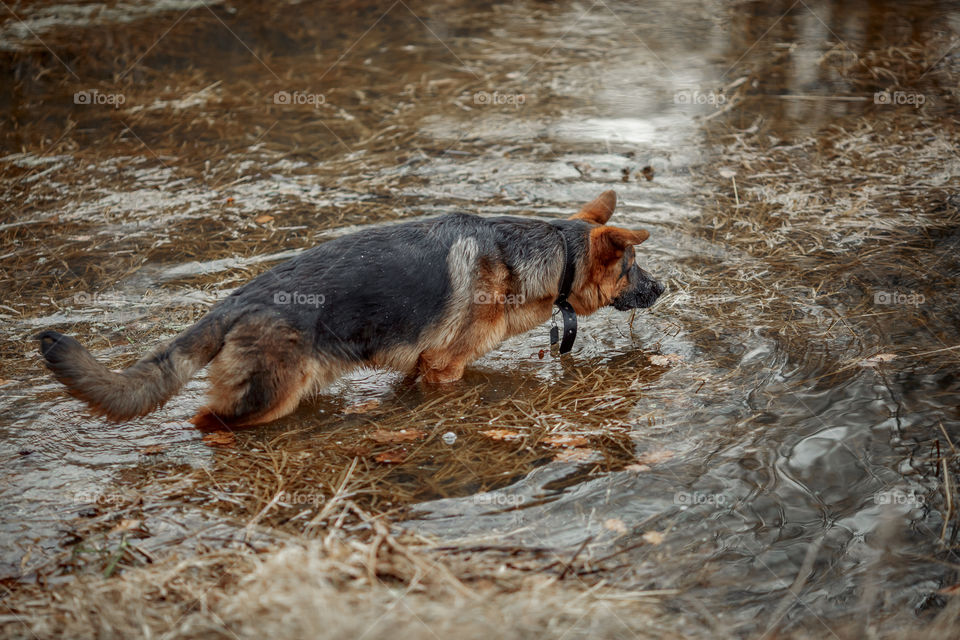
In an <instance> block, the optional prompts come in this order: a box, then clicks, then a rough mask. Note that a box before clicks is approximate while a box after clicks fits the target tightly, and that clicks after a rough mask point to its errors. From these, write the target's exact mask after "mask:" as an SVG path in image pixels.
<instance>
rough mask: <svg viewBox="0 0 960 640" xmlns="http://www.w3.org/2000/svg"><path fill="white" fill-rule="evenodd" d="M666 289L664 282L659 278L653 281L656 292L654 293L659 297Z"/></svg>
mask: <svg viewBox="0 0 960 640" xmlns="http://www.w3.org/2000/svg"><path fill="white" fill-rule="evenodd" d="M664 291H666V287H664V286H663V284H662V283H661V282H660V281H659V280H654V281H653V293H654V295H655V296H657V297H658V298H659V297H660V294H661V293H663V292H664Z"/></svg>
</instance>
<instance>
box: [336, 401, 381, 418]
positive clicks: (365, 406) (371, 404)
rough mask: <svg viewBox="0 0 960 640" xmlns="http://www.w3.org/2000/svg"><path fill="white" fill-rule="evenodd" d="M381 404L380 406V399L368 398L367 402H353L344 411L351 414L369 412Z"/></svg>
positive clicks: (345, 413)
mask: <svg viewBox="0 0 960 640" xmlns="http://www.w3.org/2000/svg"><path fill="white" fill-rule="evenodd" d="M379 406H380V401H379V400H377V399H376V398H374V399H372V400H367V401H365V402H358V403H356V404H352V405H350V406H349V407H346V408H344V410H343V413H344V415H350V414H351V413H368V412H370V411H373V410H374V409H376V408H377V407H379Z"/></svg>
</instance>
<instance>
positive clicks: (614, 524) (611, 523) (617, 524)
mask: <svg viewBox="0 0 960 640" xmlns="http://www.w3.org/2000/svg"><path fill="white" fill-rule="evenodd" d="M603 526H604V527H605V528H607V529H609V530H610V531H613V532H614V533H626V532H627V525H625V524H624V523H623V520H621V519H620V518H609V519H607V520H605V521H604V523H603Z"/></svg>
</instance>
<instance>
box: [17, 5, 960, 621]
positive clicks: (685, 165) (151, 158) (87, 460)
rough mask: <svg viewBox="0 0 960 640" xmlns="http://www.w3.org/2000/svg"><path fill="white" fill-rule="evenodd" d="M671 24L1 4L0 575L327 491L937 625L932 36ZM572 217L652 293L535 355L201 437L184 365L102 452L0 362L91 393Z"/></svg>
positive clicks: (766, 24) (945, 420) (949, 260)
mask: <svg viewBox="0 0 960 640" xmlns="http://www.w3.org/2000/svg"><path fill="white" fill-rule="evenodd" d="M675 4H676V3H661V2H653V3H643V5H642V6H634V5H633V4H628V3H612V2H611V3H603V2H600V3H593V4H590V3H541V2H518V3H513V4H487V3H481V4H472V3H471V4H463V5H459V4H454V3H430V4H418V3H410V4H405V3H404V2H397V3H394V4H392V5H391V4H390V3H347V4H346V5H345V6H343V7H339V8H338V9H337V10H336V12H335V14H331V9H330V8H329V7H328V6H327V5H325V4H323V3H320V4H314V3H309V2H308V3H289V4H288V3H274V4H273V5H272V6H270V7H265V6H259V5H258V4H256V3H249V4H248V3H243V2H236V3H210V4H209V6H204V5H202V4H201V3H191V2H180V3H176V2H172V3H137V4H132V5H112V4H106V5H99V4H84V3H78V4H64V3H61V4H54V3H49V4H48V3H37V4H30V5H24V6H12V5H11V7H10V8H8V9H7V10H6V13H7V15H6V16H5V17H2V18H0V56H2V58H3V66H4V69H5V82H4V85H3V88H2V91H0V105H2V109H0V115H2V118H3V128H2V132H0V146H2V150H0V156H2V157H0V189H2V190H3V193H4V195H3V199H2V203H0V206H2V208H3V209H2V213H0V237H2V248H0V269H2V272H0V278H2V280H0V282H2V288H3V292H4V293H3V299H2V306H0V314H2V318H3V320H4V322H3V329H2V335H3V342H2V347H0V348H2V354H3V362H4V365H3V372H2V374H0V377H2V380H0V384H2V386H0V394H2V396H0V457H2V460H3V465H2V468H3V472H2V482H0V505H2V510H3V513H4V517H3V518H2V521H0V540H2V541H3V544H2V545H0V571H2V573H3V576H4V577H5V578H6V579H7V580H6V584H8V586H9V585H13V586H11V588H15V585H16V584H17V583H18V581H21V582H33V581H37V580H40V581H46V582H48V583H57V582H60V581H63V580H67V579H69V577H70V576H71V575H73V574H74V573H75V572H77V571H80V570H82V569H84V568H85V567H86V568H88V567H90V566H93V567H96V568H97V569H98V570H103V571H105V572H106V573H112V572H113V571H115V570H117V569H122V568H123V567H127V566H132V565H136V564H137V563H138V562H143V561H145V560H144V559H147V560H149V559H151V558H154V557H158V556H161V555H163V554H165V553H170V552H171V551H177V552H183V551H184V550H186V549H191V550H197V551H202V550H204V549H209V548H213V547H216V546H218V545H224V544H228V543H230V542H231V541H234V540H236V539H238V538H240V537H243V536H244V535H245V534H244V529H243V527H244V525H247V524H250V523H256V524H260V525H267V526H268V527H270V528H271V529H272V530H273V531H275V532H276V534H277V535H278V536H281V535H289V534H292V535H297V536H314V535H319V534H320V533H322V531H323V530H324V528H325V527H327V526H329V525H330V519H331V518H332V517H333V516H335V515H336V513H338V512H337V510H336V509H335V508H334V505H336V504H337V503H338V501H339V502H343V501H344V500H349V501H351V503H353V504H356V505H358V508H361V509H363V510H364V511H366V512H368V513H374V514H387V515H388V516H389V517H390V519H391V520H392V521H393V522H394V523H395V525H396V526H397V527H402V528H405V529H408V530H410V531H414V532H417V533H419V534H422V535H425V536H431V537H432V538H433V539H435V540H437V542H438V544H439V545H440V546H441V547H443V548H445V550H446V552H451V553H472V552H478V551H480V550H483V551H484V552H485V553H493V554H497V553H502V554H503V555H504V557H505V558H510V559H514V560H515V559H517V558H523V559H524V561H528V562H532V563H536V562H537V561H539V560H542V561H543V562H544V563H545V564H549V562H552V561H553V560H555V559H557V558H565V559H566V558H570V557H576V558H577V560H578V561H580V562H583V563H585V567H586V569H585V570H584V571H583V572H582V573H578V576H582V579H587V580H589V579H591V578H590V573H591V572H593V573H594V574H595V576H594V577H596V576H601V577H603V578H604V579H606V580H608V581H610V582H613V583H616V584H620V585H623V586H625V587H627V588H632V589H677V590H678V595H677V596H676V600H675V601H673V602H671V603H669V604H670V606H677V607H680V608H684V609H687V610H693V611H696V612H697V615H699V616H701V617H702V618H703V619H705V620H707V621H709V623H710V624H711V625H713V626H714V628H717V629H721V630H725V631H727V632H731V633H741V634H758V633H760V632H763V631H766V630H767V629H769V628H772V627H774V626H778V625H779V626H783V627H785V628H807V629H810V630H813V631H815V632H818V633H828V632H829V631H828V630H831V629H832V628H833V627H834V626H835V625H837V624H839V623H840V622H842V621H844V620H845V619H846V618H847V617H849V616H850V615H851V612H856V613H858V614H863V615H867V616H879V615H880V613H879V612H880V611H883V616H899V617H901V618H903V619H905V620H914V619H922V618H923V616H925V615H928V613H929V612H935V611H937V610H938V609H939V608H940V607H942V605H943V602H944V599H945V598H946V597H948V596H946V595H944V594H943V593H941V592H942V591H943V590H944V589H945V588H949V587H951V586H952V585H954V584H956V583H957V582H958V581H960V580H958V577H957V575H956V566H957V563H958V561H960V558H957V557H956V554H955V549H956V536H957V531H958V527H957V516H956V513H955V509H956V507H955V505H956V504H957V496H956V494H955V493H953V491H954V489H953V487H954V486H955V482H956V477H957V476H956V473H957V458H956V455H955V452H954V449H953V447H954V446H955V445H956V444H957V443H958V440H960V415H958V412H957V406H958V399H960V383H958V379H957V374H956V371H957V364H958V358H960V352H958V345H960V339H958V338H960V336H958V333H960V330H958V327H960V309H958V302H960V300H958V294H957V283H958V278H960V261H958V258H957V255H958V253H957V246H958V244H960V232H958V227H957V223H958V218H960V214H958V205H960V202H958V186H960V159H958V156H957V148H958V146H957V145H958V143H960V137H958V135H957V121H956V114H957V112H958V110H957V99H958V96H957V86H958V85H957V78H958V77H960V74H958V67H960V58H958V53H957V44H958V43H960V10H958V9H957V8H956V7H953V6H950V5H946V4H944V5H936V4H932V3H907V4H904V3H890V4H884V3H869V4H868V5H865V6H860V5H859V4H858V3H840V2H838V3H832V4H831V3H824V2H817V3H804V2H800V3H793V4H791V3H750V2H746V3H735V4H731V5H727V4H724V3H716V4H715V3H709V2H706V3H691V4H689V5H680V6H675ZM12 12H15V13H16V16H17V17H13V16H12V15H11V13H12ZM878 92H879V93H878ZM648 178H649V179H648ZM609 188H614V189H616V190H617V192H618V193H619V195H620V202H621V204H620V208H619V209H618V212H617V214H616V216H617V218H618V219H619V224H621V225H622V226H631V227H633V226H637V227H639V226H642V227H644V228H647V229H649V230H650V231H651V238H650V240H648V241H647V242H646V243H645V244H644V245H643V247H642V251H640V255H641V256H642V263H643V264H644V268H645V269H647V270H648V271H650V272H652V273H653V274H655V275H657V276H658V277H660V278H661V279H662V280H664V281H665V282H666V283H667V284H668V287H669V291H668V293H667V294H666V295H665V296H664V297H663V298H662V299H661V301H660V302H659V303H658V305H657V306H655V307H654V308H652V309H650V310H647V311H643V312H640V313H637V314H635V316H629V315H625V314H620V313H618V312H615V311H613V310H610V311H609V312H606V311H605V312H601V313H598V314H597V315H596V316H594V317H591V318H587V319H582V321H581V329H580V338H579V340H578V344H577V347H576V348H575V350H574V352H573V354H572V355H571V356H569V357H564V358H555V357H553V356H551V355H550V354H549V353H544V352H543V351H544V350H545V349H547V347H548V333H547V327H543V328H542V329H538V330H534V331H532V332H530V333H529V334H527V335H524V336H520V337H517V338H514V339H512V340H510V341H508V342H507V343H505V344H504V345H502V346H501V347H500V348H498V349H497V350H495V351H494V352H492V353H490V354H488V355H487V356H485V357H484V358H482V359H481V360H480V361H478V362H477V363H475V364H474V365H473V366H472V367H470V368H469V369H468V372H467V374H466V376H465V378H464V379H463V381H462V382H460V383H458V384H456V385H454V386H453V387H449V388H424V387H421V386H418V385H415V384H414V385H411V384H410V383H409V382H408V381H405V380H404V379H403V377H402V376H401V375H398V374H393V373H386V372H375V371H360V372H357V373H355V374H353V375H351V376H349V377H348V378H346V379H344V380H342V381H340V382H338V383H337V384H336V385H334V386H333V387H331V388H330V389H327V390H325V391H324V392H323V393H322V394H321V395H320V397H319V398H317V399H316V401H315V402H312V403H310V404H308V405H304V406H303V407H301V408H300V409H299V410H298V411H297V412H296V413H295V414H294V415H292V416H290V417H288V418H285V419H283V420H281V421H278V422H277V423H275V424H272V425H269V426H267V427H264V428H259V429H255V430H250V431H245V432H238V433H233V434H228V433H220V434H209V435H206V436H205V435H204V434H201V433H198V432H196V431H195V430H194V429H193V428H192V427H191V426H190V425H189V424H188V423H187V422H186V420H187V419H188V418H189V417H190V416H191V415H192V413H193V412H194V411H195V410H196V409H197V408H198V407H199V406H200V405H201V403H202V399H203V391H204V388H205V382H204V376H203V375H200V376H198V377H197V378H196V379H195V380H194V381H192V382H191V383H190V384H188V385H187V387H186V388H185V389H184V391H183V393H181V394H180V395H179V396H178V397H176V398H175V399H174V400H172V401H171V402H170V403H168V404H167V405H166V406H165V407H164V408H163V409H162V410H160V411H158V412H156V413H155V414H152V415H151V416H148V417H147V418H144V419H140V420H136V421H131V422H129V423H124V424H119V425H115V424H108V423H105V422H104V421H102V420H98V419H94V418H92V417H90V416H89V415H88V414H87V413H86V411H85V410H84V408H83V406H82V405H81V404H80V403H78V402H76V401H74V400H71V399H69V398H67V397H66V396H65V395H64V394H63V392H62V388H61V387H60V386H59V385H58V384H56V383H54V382H53V381H52V380H51V378H50V377H49V376H48V375H47V374H46V373H45V371H44V370H43V368H42V366H41V365H40V360H39V356H38V355H37V354H36V352H35V345H34V343H33V342H32V341H31V340H30V339H29V337H30V336H31V335H33V334H35V333H36V332H37V331H38V330H40V329H43V328H48V327H49V328H55V329H57V330H60V331H63V332H66V333H69V334H71V335H74V336H76V337H77V338H78V339H80V340H81V341H82V342H83V343H84V344H86V345H87V346H89V347H90V348H91V350H92V351H93V352H94V353H95V355H96V356H97V357H98V358H100V359H101V360H103V361H106V362H110V363H111V366H113V367H120V366H123V365H124V364H127V363H130V362H132V361H133V360H135V359H136V358H137V357H138V356H139V355H140V354H141V353H142V352H143V351H144V350H146V349H147V348H148V347H151V346H152V345H154V344H155V343H157V342H159V341H161V340H164V339H169V338H170V337H172V336H173V335H176V333H177V332H179V331H180V330H182V329H183V328H185V327H186V326H188V325H189V324H190V323H192V322H193V321H194V320H195V319H196V318H198V317H199V316H200V315H201V314H202V313H203V312H204V310H205V309H206V308H208V307H209V305H210V304H212V303H213V302H214V301H215V300H217V299H219V298H222V297H223V296H225V295H227V294H228V293H229V292H230V291H231V290H232V289H233V288H234V287H236V286H238V285H239V284H240V283H242V282H244V281H246V280H247V279H249V278H250V277H251V276H252V275H254V274H256V273H259V272H261V271H263V270H264V269H267V268H269V267H270V266H272V265H274V264H277V263H278V262H279V261H280V260H282V259H283V258H286V257H289V256H291V255H294V254H295V253H296V252H297V251H299V250H301V249H303V248H305V247H309V246H311V245H312V244H314V243H316V242H321V241H323V240H325V239H328V238H331V237H334V236H335V235H337V234H340V233H345V232H349V231H355V230H358V229H363V228H365V227H369V226H371V225H380V224H390V223H392V222H394V221H397V220H405V219H411V218H413V217H416V216H422V215H434V214H438V213H445V212H449V211H470V212H476V213H480V214H504V213H507V214H516V215H525V216H540V217H544V218H554V217H561V216H566V215H570V214H571V213H573V212H574V211H575V210H576V208H577V207H578V206H579V205H580V204H582V203H584V202H586V201H588V200H590V199H592V198H593V197H594V196H596V195H597V194H598V193H600V192H601V191H603V190H605V189H609ZM454 436H455V439H454ZM132 520H136V521H137V525H136V526H135V527H134V526H133V525H123V523H124V522H128V521H132ZM124 527H126V528H124ZM130 531H133V532H134V533H135V535H133V536H132V537H131V538H130V540H129V541H128V543H131V542H130V541H132V543H131V544H132V545H133V546H134V547H136V548H137V551H136V552H130V553H121V554H119V555H118V554H117V553H116V549H117V539H118V537H121V536H123V535H125V534H127V533H129V532H130ZM361 533H362V532H358V535H360V534H361ZM269 538H270V536H269V535H267V536H264V539H263V540H248V543H250V544H255V545H259V544H267V543H268V542H269V541H270V540H269ZM123 539H124V540H127V538H123ZM517 561H518V562H519V560H517Z"/></svg>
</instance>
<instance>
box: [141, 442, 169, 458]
mask: <svg viewBox="0 0 960 640" xmlns="http://www.w3.org/2000/svg"><path fill="white" fill-rule="evenodd" d="M166 450H167V447H166V446H165V445H162V444H151V445H150V446H148V447H144V448H143V449H140V453H142V454H143V455H145V456H155V455H157V454H158V453H163V452H164V451H166Z"/></svg>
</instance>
